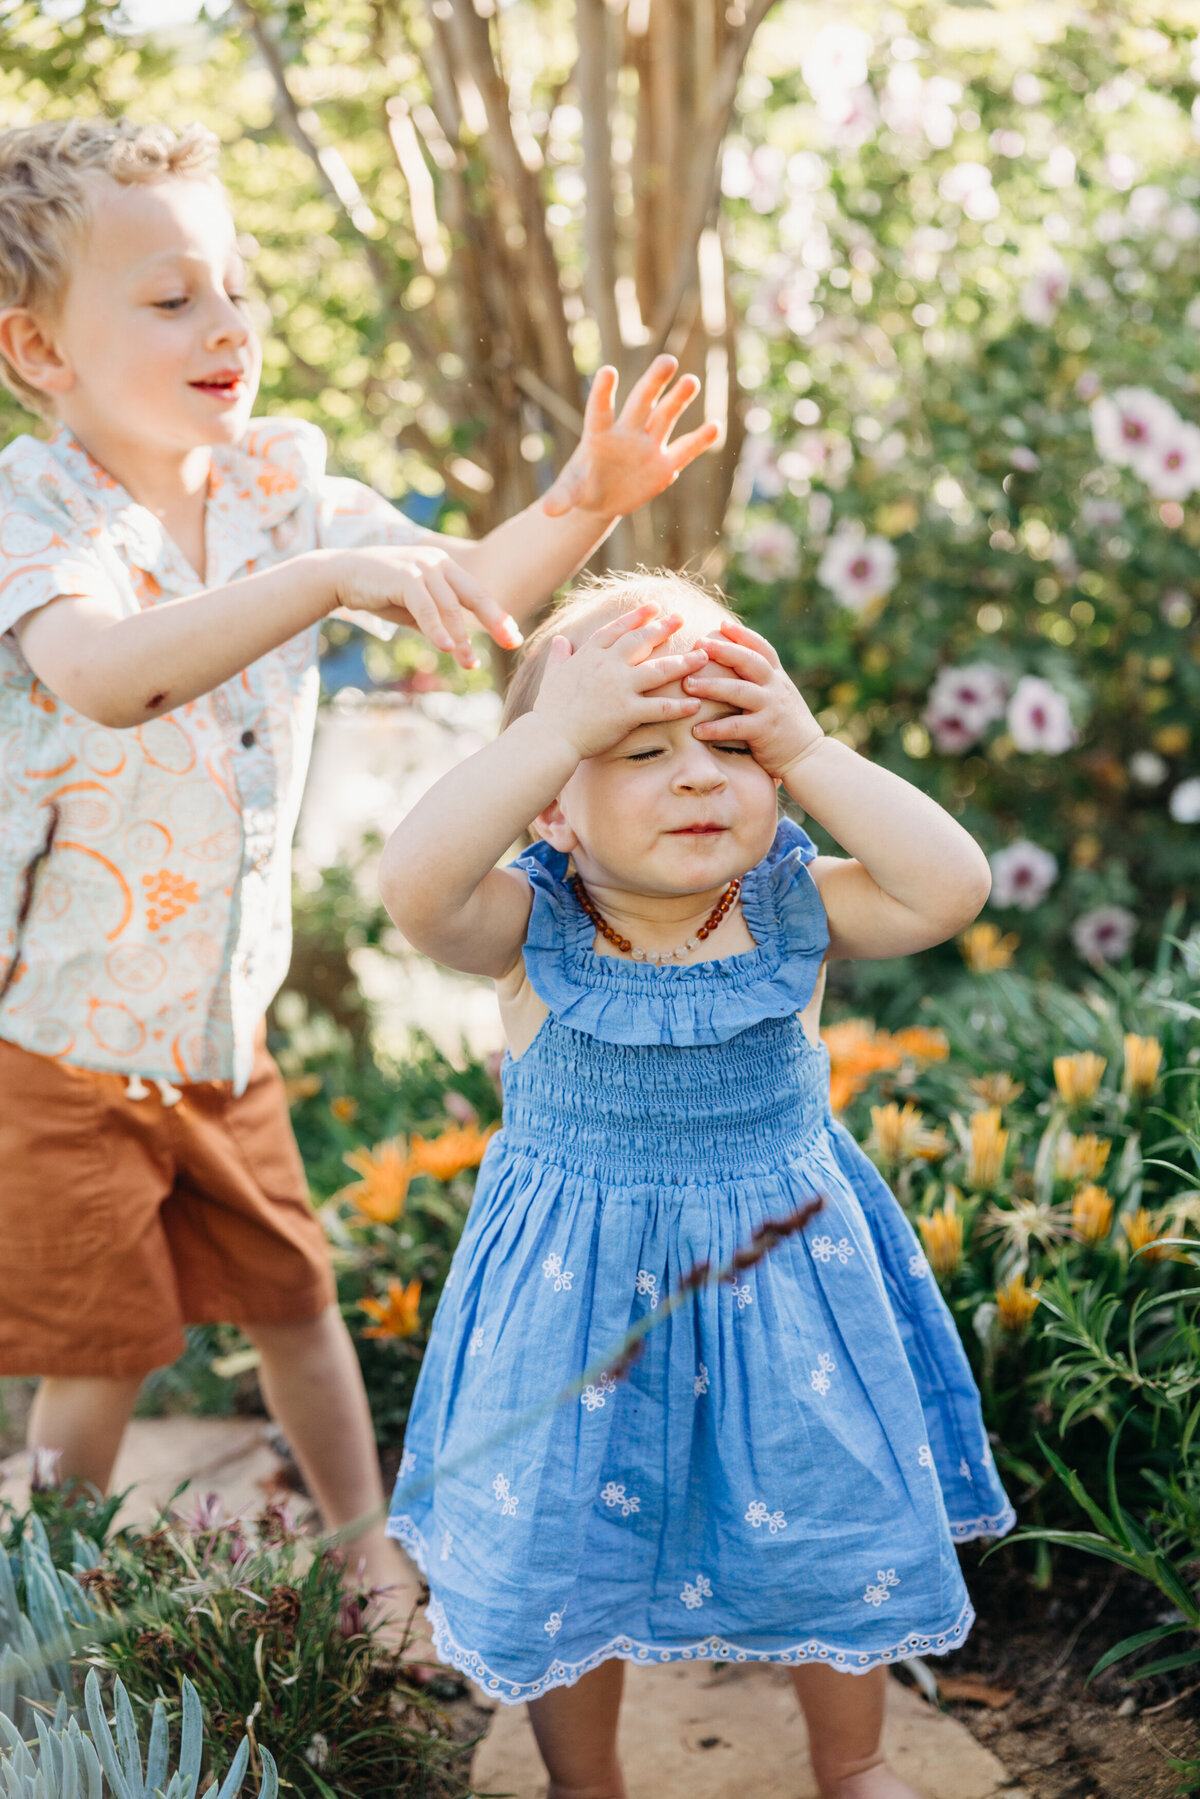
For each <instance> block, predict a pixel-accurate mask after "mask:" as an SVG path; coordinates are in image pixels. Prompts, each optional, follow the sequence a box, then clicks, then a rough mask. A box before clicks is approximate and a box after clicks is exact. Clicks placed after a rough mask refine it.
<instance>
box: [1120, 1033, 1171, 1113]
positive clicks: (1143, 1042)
mask: <svg viewBox="0 0 1200 1799" xmlns="http://www.w3.org/2000/svg"><path fill="white" fill-rule="evenodd" d="M1161 1062H1162V1044H1161V1043H1160V1042H1159V1041H1158V1038H1157V1037H1135V1036H1134V1034H1133V1032H1132V1031H1128V1032H1127V1033H1126V1036H1125V1078H1124V1081H1123V1082H1122V1085H1123V1087H1124V1090H1125V1092H1126V1093H1129V1094H1131V1095H1132V1096H1133V1098H1134V1099H1148V1098H1149V1097H1150V1095H1151V1093H1153V1091H1154V1088H1155V1084H1156V1083H1157V1081H1158V1070H1159V1066H1160V1064H1161Z"/></svg>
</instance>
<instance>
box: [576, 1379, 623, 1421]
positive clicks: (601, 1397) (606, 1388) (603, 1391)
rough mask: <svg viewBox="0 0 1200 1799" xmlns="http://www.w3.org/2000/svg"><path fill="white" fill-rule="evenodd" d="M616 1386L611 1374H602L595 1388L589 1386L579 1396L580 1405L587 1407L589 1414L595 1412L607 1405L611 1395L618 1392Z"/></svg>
mask: <svg viewBox="0 0 1200 1799" xmlns="http://www.w3.org/2000/svg"><path fill="white" fill-rule="evenodd" d="M616 1386H617V1383H616V1381H615V1380H614V1379H613V1377H612V1375H611V1374H608V1373H605V1374H602V1375H601V1376H600V1379H599V1380H598V1381H597V1382H596V1383H595V1385H594V1386H587V1387H585V1388H584V1389H583V1392H582V1393H581V1394H580V1395H579V1403H580V1405H584V1406H586V1407H587V1409H588V1411H589V1412H594V1411H596V1410H597V1409H598V1408H599V1407H600V1406H602V1405H603V1404H604V1403H605V1401H606V1400H607V1398H608V1396H609V1394H610V1393H614V1392H615V1391H616Z"/></svg>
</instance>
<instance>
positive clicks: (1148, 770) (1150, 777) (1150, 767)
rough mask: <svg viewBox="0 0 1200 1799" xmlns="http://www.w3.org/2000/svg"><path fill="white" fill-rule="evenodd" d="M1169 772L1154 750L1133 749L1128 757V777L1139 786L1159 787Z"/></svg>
mask: <svg viewBox="0 0 1200 1799" xmlns="http://www.w3.org/2000/svg"><path fill="white" fill-rule="evenodd" d="M1169 773H1170V770H1169V769H1168V767H1167V764H1166V763H1165V762H1164V761H1163V758H1162V757H1161V756H1160V755H1159V754H1158V752H1157V751H1156V750H1134V752H1133V754H1132V756H1131V757H1130V758H1129V776H1130V779H1131V780H1134V781H1136V782H1137V784H1138V786H1139V787H1160V786H1161V785H1162V783H1163V782H1164V781H1165V780H1166V778H1167V775H1168V774H1169ZM1185 785H1186V783H1185ZM1188 822H1194V821H1190V820H1189V821H1188Z"/></svg>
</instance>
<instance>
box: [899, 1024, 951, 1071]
mask: <svg viewBox="0 0 1200 1799" xmlns="http://www.w3.org/2000/svg"><path fill="white" fill-rule="evenodd" d="M892 1042H893V1043H894V1044H895V1045H896V1047H897V1049H901V1050H903V1051H904V1054H905V1055H906V1056H916V1057H917V1059H918V1060H919V1061H921V1062H944V1061H945V1060H946V1057H947V1056H948V1055H949V1054H950V1045H949V1043H948V1041H947V1039H946V1033H945V1032H944V1031H931V1030H930V1029H929V1027H928V1025H923V1024H910V1025H906V1026H905V1028H904V1029H903V1030H902V1031H894V1032H893V1033H892Z"/></svg>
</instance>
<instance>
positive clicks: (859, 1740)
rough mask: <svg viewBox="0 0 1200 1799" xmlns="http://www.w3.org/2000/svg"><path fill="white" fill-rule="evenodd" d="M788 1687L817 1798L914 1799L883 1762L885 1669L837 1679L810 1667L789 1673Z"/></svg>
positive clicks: (916, 1796) (824, 1670)
mask: <svg viewBox="0 0 1200 1799" xmlns="http://www.w3.org/2000/svg"><path fill="white" fill-rule="evenodd" d="M792 1682H793V1684H794V1686H795V1688H796V1697H797V1698H798V1699H799V1701H800V1704H801V1707H802V1709H803V1711H804V1721H805V1723H806V1724H807V1726H808V1750H809V1754H810V1756H811V1757H812V1765H813V1773H814V1774H815V1775H816V1777H817V1789H818V1791H819V1792H820V1794H821V1799H920V1795H919V1794H918V1793H915V1792H914V1791H913V1789H912V1787H910V1786H909V1785H908V1784H907V1782H906V1781H903V1780H901V1779H900V1777H899V1775H898V1774H896V1773H894V1772H893V1770H892V1769H891V1768H890V1767H889V1766H888V1764H887V1761H886V1759H885V1757H884V1753H883V1744H882V1738H883V1712H884V1705H885V1703H886V1692H887V1669H886V1668H873V1669H872V1670H871V1672H870V1673H869V1674H841V1673H839V1672H838V1671H837V1669H835V1668H827V1667H824V1666H822V1665H821V1664H820V1663H814V1664H811V1665H808V1666H805V1667H802V1668H793V1669H792Z"/></svg>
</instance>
